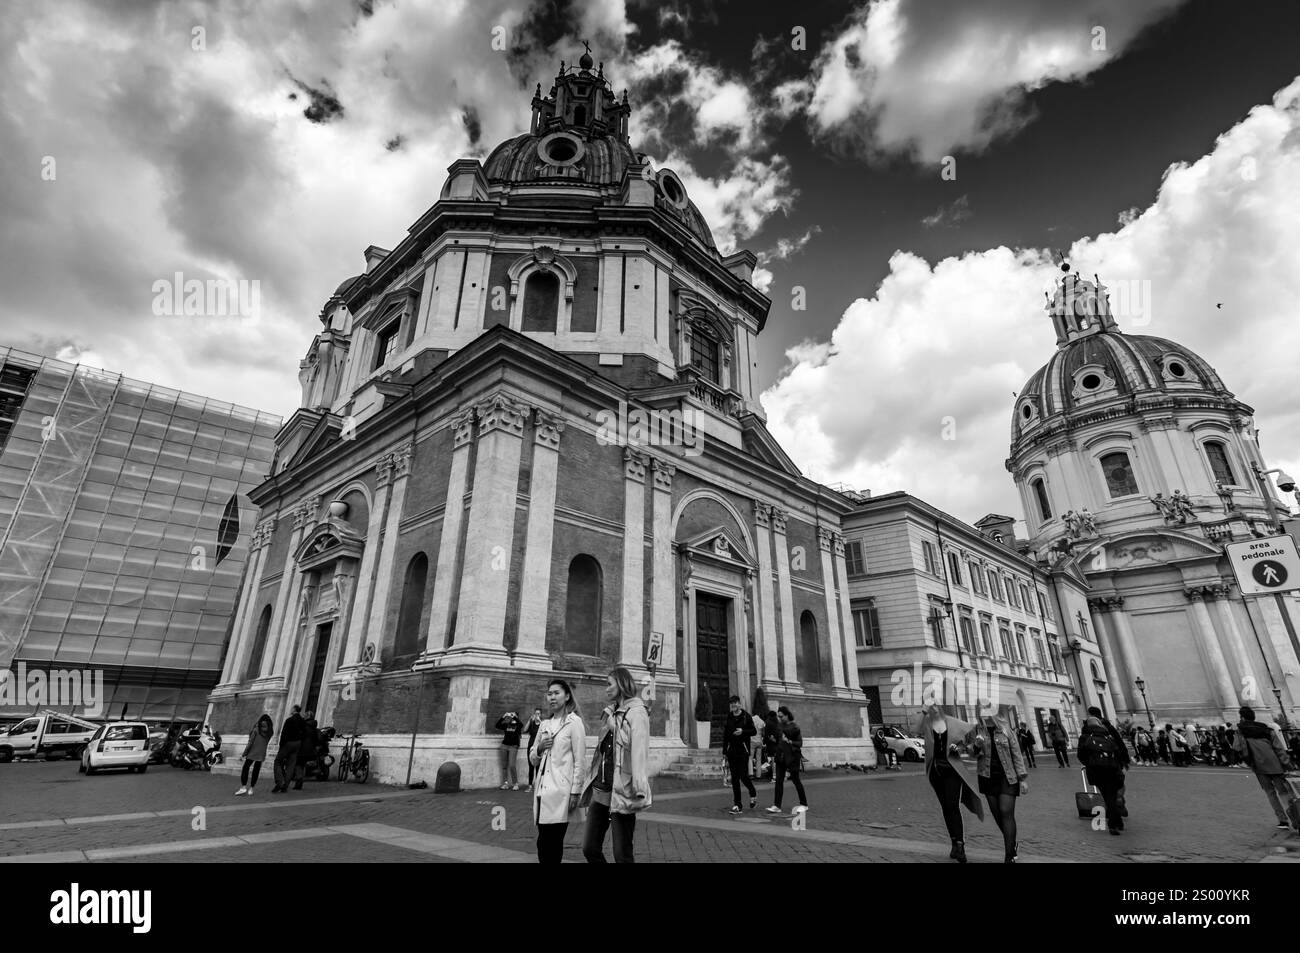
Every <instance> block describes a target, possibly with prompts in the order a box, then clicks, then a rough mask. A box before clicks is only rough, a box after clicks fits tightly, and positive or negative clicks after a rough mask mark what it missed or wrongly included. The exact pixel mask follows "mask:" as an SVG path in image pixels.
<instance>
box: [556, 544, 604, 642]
mask: <svg viewBox="0 0 1300 953" xmlns="http://www.w3.org/2000/svg"><path fill="white" fill-rule="evenodd" d="M602 589H603V586H602V580H601V571H600V563H598V562H596V560H595V558H594V557H592V556H588V555H586V554H585V553H583V554H581V555H578V556H574V557H573V562H571V563H569V587H568V590H567V592H568V596H567V602H566V604H565V609H564V651H565V652H568V653H571V654H573V655H599V654H600V612H601V595H602Z"/></svg>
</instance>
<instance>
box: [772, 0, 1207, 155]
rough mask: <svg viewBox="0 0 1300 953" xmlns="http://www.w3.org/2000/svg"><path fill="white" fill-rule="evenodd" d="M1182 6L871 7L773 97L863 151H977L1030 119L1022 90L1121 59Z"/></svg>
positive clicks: (785, 110) (1126, 0) (1003, 0)
mask: <svg viewBox="0 0 1300 953" xmlns="http://www.w3.org/2000/svg"><path fill="white" fill-rule="evenodd" d="M1181 2H1182V0H1151V2H1148V3H1132V2H1130V0H1091V2H1089V3H1087V4H1073V3H1070V4H1067V3H1042V2H1041V0H966V2H963V3H960V4H946V3H945V4H939V3H924V2H909V0H875V2H871V3H867V4H864V5H863V6H862V7H861V8H860V9H859V10H858V11H857V13H855V14H854V15H853V16H852V17H851V18H850V19H849V22H848V24H847V25H846V26H845V27H844V29H843V30H842V31H841V32H840V33H839V35H838V36H836V37H835V38H834V39H833V40H832V41H831V42H830V43H828V44H826V46H825V47H824V48H823V49H822V51H821V53H820V54H819V55H818V57H817V60H816V63H815V64H814V66H813V70H812V76H811V78H810V79H808V80H806V81H802V82H801V81H791V82H789V83H787V84H784V85H783V86H782V87H781V88H780V89H778V90H777V101H778V104H779V109H780V112H781V113H782V114H784V115H790V114H792V113H793V112H795V110H796V108H797V106H803V107H804V108H806V109H807V112H808V115H809V119H810V121H811V124H812V128H813V129H814V131H815V132H817V133H818V134H820V135H823V136H826V137H828V138H831V139H834V140H838V141H842V142H845V143H847V144H849V145H850V146H852V147H855V148H857V149H860V150H862V151H863V152H865V153H868V154H873V153H877V152H884V153H906V154H911V155H913V156H914V157H915V158H916V159H917V160H919V161H921V162H925V163H933V162H938V161H939V160H940V159H941V158H942V157H943V156H945V155H949V154H952V153H954V152H957V151H967V152H979V151H981V150H983V149H984V148H985V147H987V146H988V145H989V144H990V143H991V142H993V141H994V140H996V139H998V138H1000V137H1003V136H1008V135H1011V134H1013V133H1015V132H1016V131H1017V130H1018V129H1020V128H1021V127H1022V126H1023V125H1024V124H1025V123H1026V122H1028V121H1029V120H1030V118H1032V117H1031V115H1030V112H1029V110H1028V108H1027V103H1026V98H1025V94H1026V93H1027V92H1029V91H1032V90H1035V89H1038V88H1039V87H1041V86H1044V85H1046V84H1048V83H1050V82H1053V81H1066V80H1078V79H1081V78H1083V77H1085V76H1087V75H1088V74H1089V73H1092V72H1094V71H1096V70H1098V69H1100V68H1102V67H1103V66H1105V65H1106V64H1107V63H1108V62H1110V61H1111V60H1112V59H1114V58H1116V57H1118V56H1120V55H1122V54H1123V53H1124V51H1125V50H1126V49H1127V48H1128V47H1129V46H1130V45H1131V44H1132V43H1133V41H1134V39H1135V38H1136V37H1137V35H1138V34H1139V33H1140V32H1141V31H1142V30H1143V28H1145V27H1147V26H1149V25H1150V24H1152V23H1155V22H1157V21H1159V20H1161V19H1163V18H1164V17H1165V16H1167V15H1168V14H1169V13H1170V12H1171V11H1173V10H1174V9H1175V8H1177V7H1178V5H1179V4H1180V3H1181Z"/></svg>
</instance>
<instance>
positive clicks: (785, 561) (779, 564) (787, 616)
mask: <svg viewBox="0 0 1300 953" xmlns="http://www.w3.org/2000/svg"><path fill="white" fill-rule="evenodd" d="M786 516H787V514H786V512H785V510H783V509H780V508H779V507H773V508H772V541H773V543H774V545H775V546H776V584H777V587H778V590H779V592H780V595H781V661H782V663H783V665H784V668H783V671H782V673H781V677H782V679H783V680H784V682H785V690H786V691H802V689H801V688H800V686H799V672H798V669H797V667H796V664H795V640H796V639H797V638H798V637H799V635H798V633H797V632H796V631H795V627H794V592H793V590H792V589H791V588H790V544H789V543H787V542H786V538H785V521H786Z"/></svg>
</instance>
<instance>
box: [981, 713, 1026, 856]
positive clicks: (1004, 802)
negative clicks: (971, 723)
mask: <svg viewBox="0 0 1300 953" xmlns="http://www.w3.org/2000/svg"><path fill="white" fill-rule="evenodd" d="M971 745H972V747H973V748H974V749H975V756H976V758H977V764H978V768H977V770H978V773H979V789H980V793H981V794H983V795H984V799H985V800H986V801H987V802H988V805H989V812H990V813H991V814H992V815H993V822H994V823H995V824H997V825H998V830H1000V831H1002V843H1003V845H1004V846H1005V848H1006V863H1008V864H1014V863H1015V862H1016V860H1017V857H1016V798H1018V797H1019V796H1020V795H1022V794H1028V793H1029V769H1028V768H1026V767H1025V759H1024V756H1023V755H1022V754H1021V753H1020V746H1019V745H1017V744H1016V743H1015V741H1014V740H1013V739H1012V737H1011V729H1010V726H1009V725H1008V723H1007V720H1006V719H1005V718H1003V717H1002V716H1001V715H985V716H984V722H983V724H981V725H980V726H979V727H977V728H976V729H975V733H974V736H973V738H972V739H971Z"/></svg>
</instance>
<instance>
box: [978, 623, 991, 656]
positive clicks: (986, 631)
mask: <svg viewBox="0 0 1300 953" xmlns="http://www.w3.org/2000/svg"><path fill="white" fill-rule="evenodd" d="M980 646H981V648H982V649H983V650H984V654H985V655H992V654H993V628H992V626H990V625H989V624H988V623H987V622H981V623H980Z"/></svg>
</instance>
